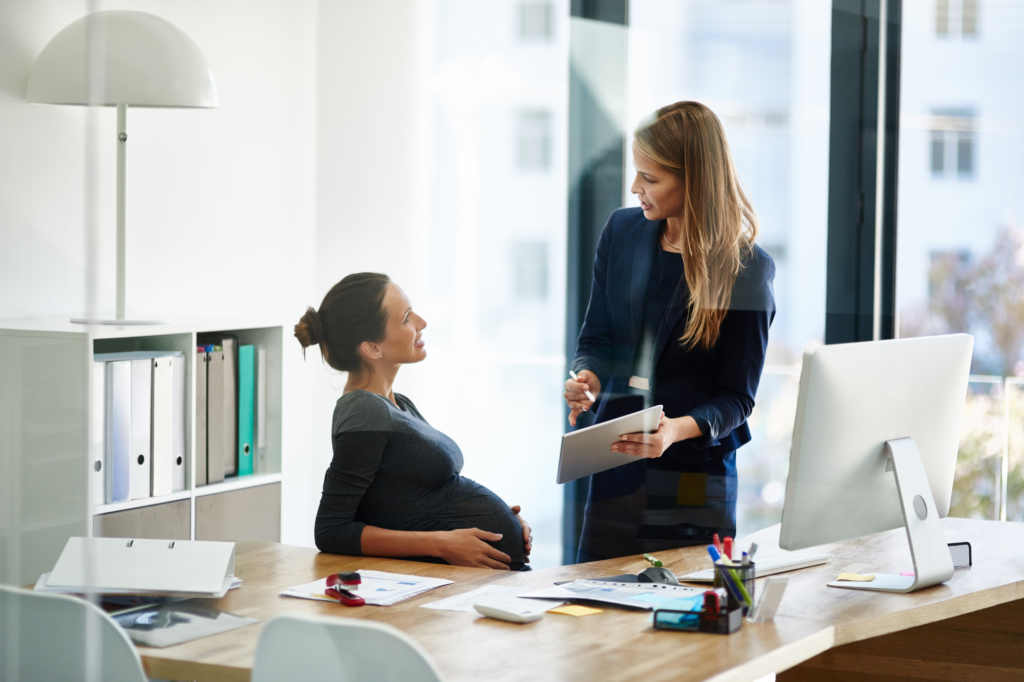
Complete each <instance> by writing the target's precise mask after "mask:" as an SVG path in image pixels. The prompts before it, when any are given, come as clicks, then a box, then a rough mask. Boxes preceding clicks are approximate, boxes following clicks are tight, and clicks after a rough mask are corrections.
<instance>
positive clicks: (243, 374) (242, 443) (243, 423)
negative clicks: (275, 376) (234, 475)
mask: <svg viewBox="0 0 1024 682" xmlns="http://www.w3.org/2000/svg"><path fill="white" fill-rule="evenodd" d="M255 403H256V347H255V346H239V347H238V475H239V476H248V475H250V474H252V459H253V450H254V449H255V447H254V446H255V442H254V441H253V428H252V427H253V417H254V416H255V407H256V405H255Z"/></svg>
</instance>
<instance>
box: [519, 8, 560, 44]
mask: <svg viewBox="0 0 1024 682" xmlns="http://www.w3.org/2000/svg"><path fill="white" fill-rule="evenodd" d="M517 10H518V20H519V22H518V23H519V39H520V40H522V41H523V42H542V41H543V42H546V41H548V40H551V38H552V37H553V35H554V30H553V28H554V27H553V25H552V23H553V22H552V19H553V18H554V12H553V11H552V10H553V8H552V6H551V3H550V2H521V3H519V7H518V8H517Z"/></svg>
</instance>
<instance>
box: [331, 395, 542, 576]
mask: <svg viewBox="0 0 1024 682" xmlns="http://www.w3.org/2000/svg"><path fill="white" fill-rule="evenodd" d="M395 400H396V401H397V402H398V407H396V406H395V405H394V403H392V402H391V401H390V400H388V399H387V398H384V397H383V396H380V395H377V394H376V393H371V392H369V391H363V390H356V391H351V392H349V393H346V394H345V395H343V396H342V397H341V398H339V399H338V404H337V406H336V407H335V408H334V428H333V431H332V438H333V442H334V460H333V461H332V462H331V466H330V468H328V470H327V475H326V476H325V477H324V489H323V496H322V497H321V498H320V509H319V511H318V512H317V515H316V546H317V547H318V548H319V549H320V551H322V552H330V553H333V554H347V555H350V556H361V555H362V547H361V536H362V533H363V527H364V526H367V525H371V526H377V527H380V528H387V529H390V530H405V531H447V530H456V529H458V528H479V529H480V530H486V531H489V532H491V533H501V534H502V536H503V537H502V539H501V540H499V541H498V542H495V543H490V544H492V545H493V546H495V547H497V548H498V549H500V550H501V551H502V552H505V553H506V554H508V555H509V556H510V557H511V558H512V563H511V565H510V567H511V568H512V569H513V570H518V569H521V568H522V567H523V564H524V562H525V559H526V553H525V549H524V546H523V529H522V526H521V525H520V524H519V520H518V519H517V518H516V517H515V515H514V514H513V513H512V511H511V510H510V509H509V506H508V505H507V504H505V502H504V501H502V499H501V498H499V497H498V496H497V495H495V494H494V493H493V492H491V491H490V490H488V489H487V488H485V487H483V486H482V485H480V484H479V483H476V482H475V481H472V480H470V479H468V478H466V477H464V476H460V475H459V472H460V471H462V465H463V459H462V451H461V450H459V446H458V445H456V444H455V441H453V440H452V439H451V438H449V437H448V436H446V435H444V434H443V433H441V432H440V431H438V430H436V429H434V428H433V427H431V426H430V424H428V423H427V422H426V420H425V419H424V418H423V417H422V415H420V413H419V411H418V410H417V409H416V406H415V405H413V403H412V401H411V400H409V399H408V398H406V397H405V396H403V395H400V394H398V393H396V394H395Z"/></svg>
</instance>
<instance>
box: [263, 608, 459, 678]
mask: <svg viewBox="0 0 1024 682" xmlns="http://www.w3.org/2000/svg"><path fill="white" fill-rule="evenodd" d="M371 680H372V682H400V681H401V682H441V673H440V671H439V670H438V669H437V666H436V665H434V663H433V661H431V660H430V657H429V655H428V654H427V652H426V651H424V650H423V649H422V648H421V647H420V645H418V644H417V643H416V642H415V641H413V640H412V638H411V637H409V636H408V635H406V634H405V633H404V632H402V631H401V630H398V629H396V628H393V627H391V626H390V625H385V624H383V623H376V622H373V621H370V620H365V619H362V618H328V617H326V616H297V615H289V616H278V617H276V618H274V619H273V620H271V621H270V622H269V623H267V625H266V627H264V628H263V632H262V633H260V640H259V643H258V644H257V646H256V661H255V663H253V667H252V682H307V681H308V682H328V681H332V682H333V681H336V682H367V681H371Z"/></svg>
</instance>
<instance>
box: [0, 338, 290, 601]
mask: <svg viewBox="0 0 1024 682" xmlns="http://www.w3.org/2000/svg"><path fill="white" fill-rule="evenodd" d="M283 330H284V328H283V327H282V326H281V325H280V324H279V323H277V322H274V321H268V320H224V319H202V318H185V319H179V320H174V321H173V322H172V323H171V324H166V325H151V326H123V327H118V326H107V325H95V326H93V325H89V326H86V325H77V324H72V323H71V322H70V320H68V319H57V320H7V321H0V448H3V449H4V451H5V456H4V457H0V559H2V558H4V557H6V559H7V561H6V562H5V561H0V571H2V569H3V566H4V564H6V565H7V566H11V567H13V569H9V570H8V571H7V572H8V573H9V574H10V573H13V574H14V575H6V576H5V575H0V581H4V580H5V578H6V582H11V581H14V582H18V581H21V582H24V581H25V580H35V579H36V578H38V577H39V574H40V573H41V572H43V571H47V570H50V568H52V566H53V564H54V562H55V561H56V559H57V557H58V556H59V555H60V551H61V549H63V546H64V543H65V542H66V540H67V538H68V537H71V536H74V535H92V534H93V533H94V530H95V529H97V528H101V527H112V526H117V524H115V523H112V522H114V521H120V522H121V523H120V525H121V527H124V526H125V524H124V523H123V521H124V520H125V519H128V518H129V516H130V515H125V514H124V513H125V512H137V511H140V510H146V511H145V513H146V514H148V517H150V518H155V516H154V515H159V514H160V513H161V512H162V511H163V510H170V509H171V508H170V507H160V505H166V504H175V503H179V505H178V506H176V507H174V510H173V511H174V513H175V514H177V518H178V519H179V521H180V517H181V513H182V512H183V509H184V507H182V506H180V503H181V502H185V501H187V502H188V505H187V506H188V534H187V538H184V537H175V538H170V539H197V533H196V527H197V523H196V521H197V505H196V500H197V498H205V497H207V496H211V495H225V497H223V498H218V499H217V500H210V501H209V502H207V503H204V504H203V505H200V507H202V508H204V509H214V508H216V509H221V510H223V509H225V508H226V509H229V510H230V511H231V512H235V511H239V510H232V509H231V508H230V505H231V504H232V502H231V500H233V499H238V500H242V499H243V498H245V499H246V500H248V502H245V504H250V505H252V504H253V500H254V499H258V500H259V504H258V506H259V513H258V514H254V515H253V516H254V518H255V517H259V518H260V519H262V521H261V522H262V524H263V525H262V527H260V528H252V529H251V531H252V532H251V533H249V529H247V528H246V525H245V523H244V522H242V523H239V519H243V520H244V518H246V516H245V514H244V513H243V514H238V513H231V514H227V515H228V516H232V517H233V518H234V519H235V521H234V522H233V525H232V526H231V527H230V529H228V530H224V531H223V532H225V533H233V534H241V535H246V534H249V535H251V537H219V538H207V539H224V540H229V539H230V540H246V539H266V538H274V537H275V536H276V538H277V539H279V538H280V485H281V414H282V405H281V400H282V379H283V376H282V361H283V357H282V348H283V340H284V337H283ZM207 332H223V333H229V334H234V335H236V336H237V337H238V340H239V343H240V344H253V345H256V346H262V347H263V348H265V349H266V432H265V434H266V435H265V446H264V448H262V449H261V450H258V451H257V452H256V453H254V454H255V461H254V473H253V474H252V475H249V476H242V477H231V478H228V479H226V480H225V481H223V482H221V483H214V484H211V485H206V486H200V487H198V488H197V487H196V485H195V452H196V448H195V429H194V427H193V422H194V420H195V385H196V382H195V371H196V369H195V364H196V363H195V359H196V352H195V349H196V345H197V335H199V334H203V333H207ZM137 350H174V351H180V352H182V353H183V354H184V357H185V362H186V366H185V381H186V386H185V461H186V472H185V490H182V491H179V492H175V493H171V494H169V495H163V496H160V497H149V498H144V499H139V500H130V501H126V502H118V503H114V504H103V503H102V501H97V500H91V499H89V473H90V472H89V467H90V466H91V465H92V463H93V461H94V460H95V459H96V455H97V453H96V452H90V444H91V443H94V438H93V436H94V434H93V433H92V432H91V429H92V426H91V424H92V421H93V420H92V419H90V415H91V410H96V409H99V410H101V411H102V410H103V406H102V405H99V406H97V405H90V404H89V403H90V399H89V396H91V395H92V391H91V388H92V387H91V385H90V382H91V381H92V372H91V371H90V368H91V366H92V362H93V355H94V354H95V353H113V352H124V351H137ZM93 448H95V446H93ZM101 458H102V455H101ZM5 463H6V467H5ZM5 468H6V470H5ZM246 490H250V491H252V492H251V493H249V494H246V495H240V494H239V491H246ZM232 494H233V495H232ZM254 495H255V497H254ZM275 501H276V505H277V508H276V510H274V509H270V510H268V509H265V507H266V505H267V504H271V505H272V504H275ZM214 502H216V504H214ZM240 503H241V502H240ZM224 505H228V507H225V506H224ZM83 508H87V509H88V510H89V511H88V514H87V515H86V518H85V521H84V522H83V517H82V513H81V510H82V509H83ZM200 513H203V512H200ZM275 517H276V527H273V525H274V518H275ZM207 521H211V520H210V519H200V525H201V526H202V527H203V528H210V527H217V525H218V524H217V523H213V524H212V525H211V523H207ZM212 521H217V519H213V520H212ZM254 522H255V521H254ZM136 525H137V524H136ZM179 534H180V535H183V534H184V530H183V527H181V530H180V531H179ZM143 536H144V534H138V535H135V537H143Z"/></svg>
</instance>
